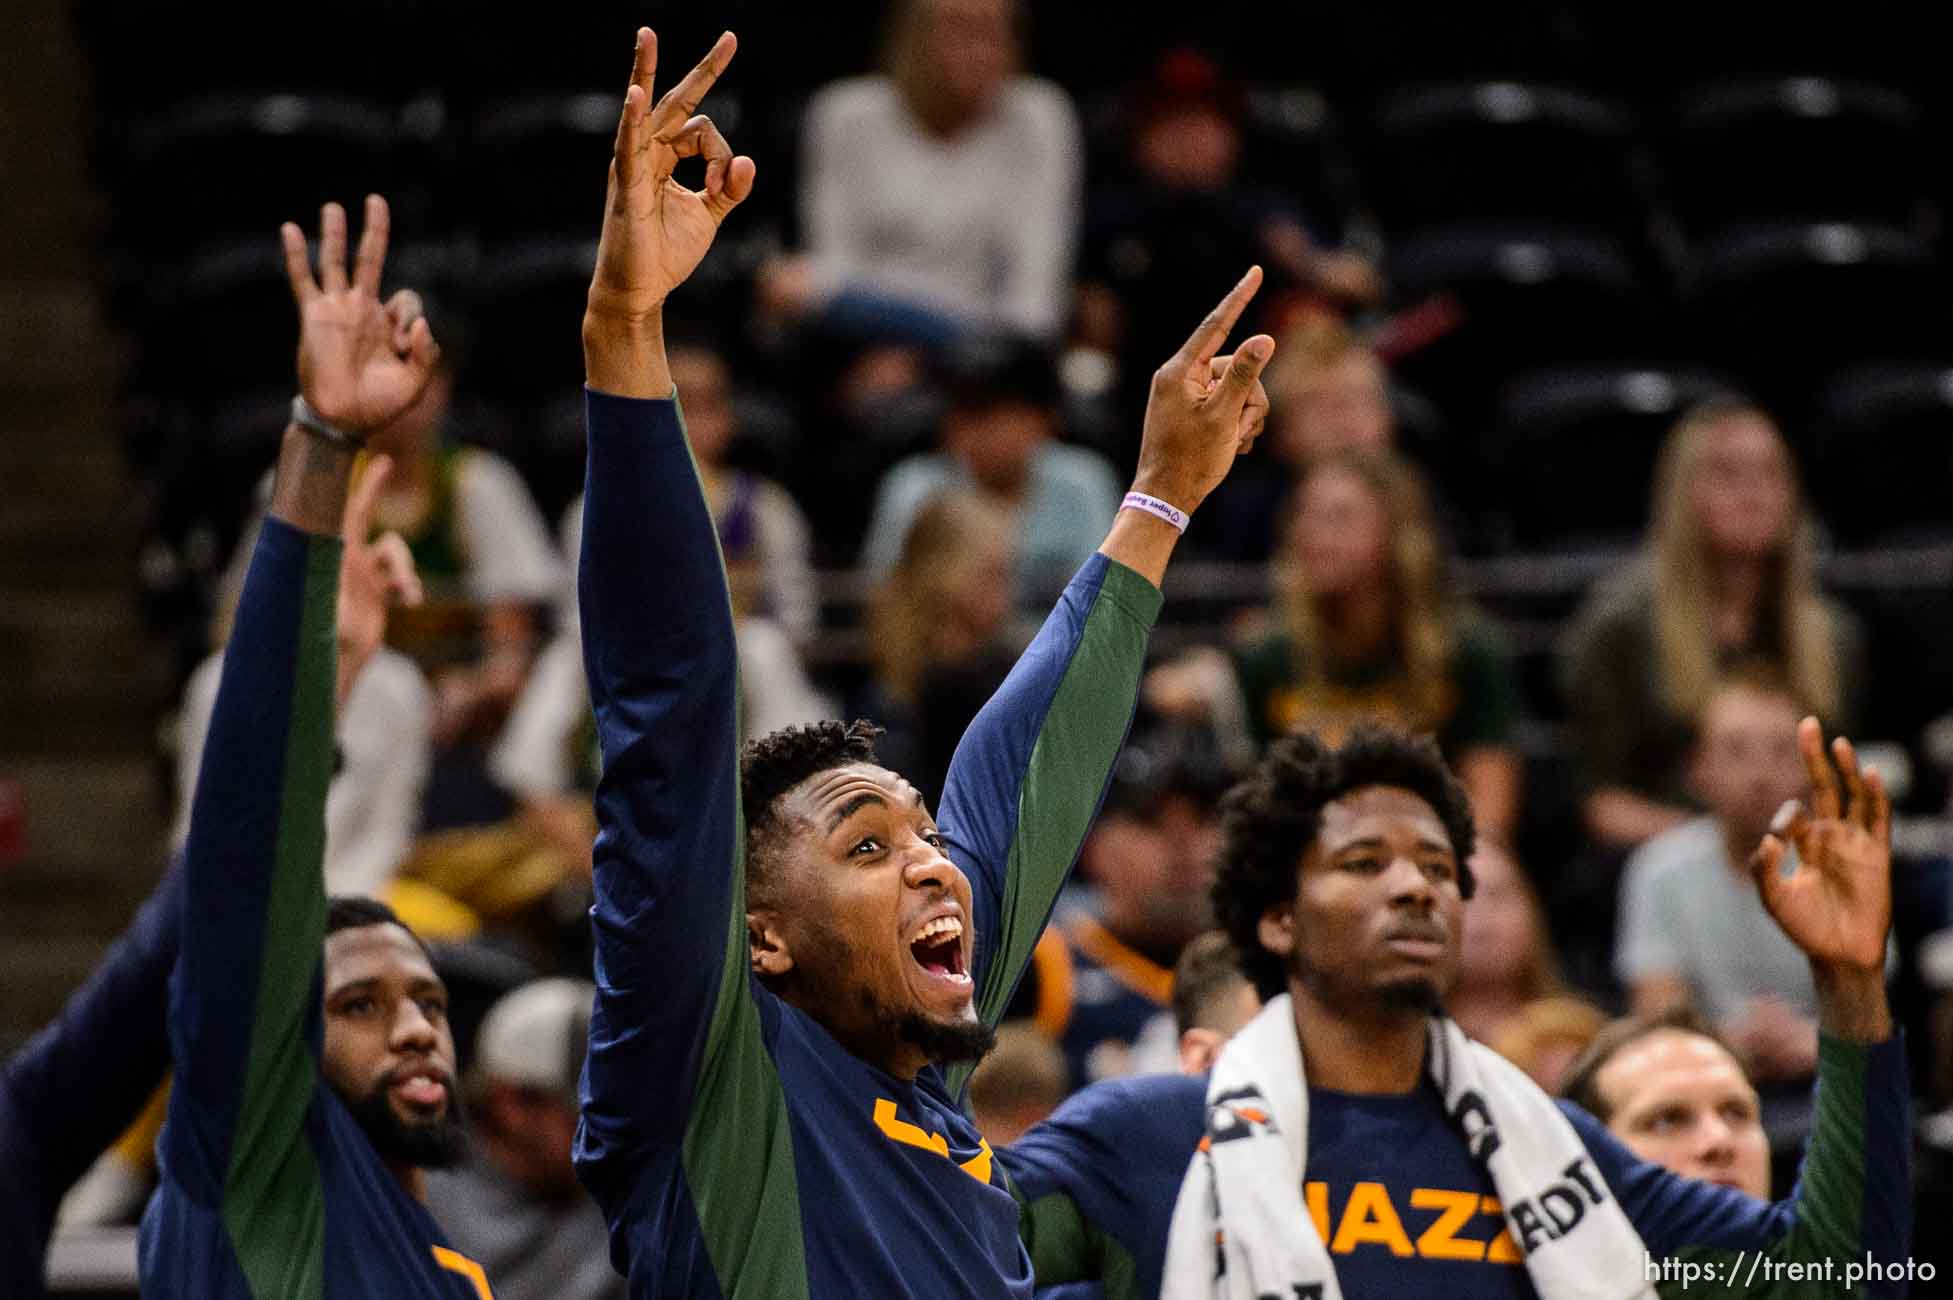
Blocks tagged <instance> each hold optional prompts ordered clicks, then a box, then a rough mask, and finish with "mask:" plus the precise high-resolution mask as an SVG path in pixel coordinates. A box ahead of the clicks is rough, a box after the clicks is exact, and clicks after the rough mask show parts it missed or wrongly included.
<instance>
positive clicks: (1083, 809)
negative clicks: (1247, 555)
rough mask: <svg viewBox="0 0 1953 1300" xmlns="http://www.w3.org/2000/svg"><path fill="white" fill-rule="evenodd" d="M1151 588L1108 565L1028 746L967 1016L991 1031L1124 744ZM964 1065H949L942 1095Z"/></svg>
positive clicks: (1155, 613)
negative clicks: (994, 940)
mask: <svg viewBox="0 0 1953 1300" xmlns="http://www.w3.org/2000/svg"><path fill="white" fill-rule="evenodd" d="M1162 599H1163V598H1162V596H1161V595H1160V590H1159V588H1157V587H1155V586H1154V585H1153V584H1152V583H1150V582H1148V581H1147V580H1146V579H1145V578H1144V577H1142V576H1140V575H1139V574H1138V573H1135V572H1134V571H1133V570H1131V569H1128V568H1126V567H1125V566H1124V565H1122V564H1119V563H1117V562H1116V561H1109V562H1108V563H1107V564H1106V569H1105V580H1104V581H1103V582H1102V583H1101V584H1100V586H1099V592H1098V596H1097V597H1096V598H1095V599H1094V600H1093V602H1092V608H1091V610H1090V611H1089V612H1088V613H1087V615H1086V618H1085V630H1084V632H1083V634H1082V635H1081V636H1080V637H1079V639H1078V644H1077V645H1076V646H1075V647H1074V648H1073V650H1072V656H1071V662H1070V663H1069V664H1067V665H1066V667H1065V675H1064V677H1063V678H1062V679H1061V680H1060V681H1059V683H1058V690H1057V693H1056V694H1055V695H1054V696H1053V697H1052V700H1051V707H1050V708H1049V709H1047V710H1046V711H1045V715H1044V723H1043V725H1042V726H1041V727H1040V728H1039V729H1038V738H1037V741H1036V742H1035V743H1034V744H1033V746H1032V748H1031V761H1030V764H1029V766H1028V767H1027V768H1026V770H1025V773H1024V780H1023V783H1022V784H1021V785H1020V786H1019V787H1018V791H1017V834H1016V836H1015V837H1014V838H1013V839H1012V840H1011V845H1010V855H1009V859H1008V866H1007V868H1006V875H1005V884H1004V905H1003V916H1002V925H1003V943H1002V944H1001V945H999V947H998V950H997V957H996V960H994V961H992V962H991V963H990V968H989V970H988V971H987V972H986V973H985V976H984V982H983V987H982V988H981V989H978V990H977V1010H978V1012H979V1013H980V1014H981V1015H982V1016H983V1018H984V1020H985V1021H986V1022H988V1023H990V1024H995V1023H996V1022H997V1021H998V1019H1000V1018H1001V1017H1002V1016H1003V1014H1004V1009H1005V1007H1006V1006H1007V1005H1008V1004H1009V1002H1010V995H1011V991H1012V990H1013V989H1015V988H1016V987H1017V980H1018V976H1019V975H1021V974H1022V973H1023V971H1024V967H1025V965H1026V963H1028V962H1029V961H1030V960H1031V951H1032V949H1034V948H1036V947H1037V942H1038V936H1039V935H1041V934H1043V933H1044V926H1045V922H1046V921H1048V920H1049V919H1050V916H1051V908H1052V906H1053V905H1054V904H1055V903H1056V902H1057V901H1058V891H1059V890H1060V889H1061V888H1063V886H1064V883H1065V877H1066V876H1067V875H1068V874H1069V873H1070V871H1071V865H1072V863H1073V862H1074V861H1076V860H1077V857H1078V851H1079V849H1080V848H1081V847H1082V846H1083V845H1084V843H1085V832H1086V831H1088V830H1089V829H1091V825H1092V819H1093V817H1094V816H1095V815H1096V814H1097V812H1098V804H1099V796H1100V795H1101V794H1102V793H1103V792H1104V790H1105V783H1106V779H1107V777H1108V776H1110V775H1111V772H1112V764H1113V762H1114V761H1115V760H1116V759H1117V758H1118V757H1119V747H1120V746H1121V745H1122V744H1124V743H1125V739H1126V729H1127V727H1128V726H1129V725H1130V723H1131V722H1132V710H1133V702H1134V700H1136V699H1137V698H1138V696H1139V675H1140V671H1141V669H1143V668H1144V667H1145V661H1146V641H1147V636H1148V634H1149V633H1150V632H1151V631H1152V627H1153V621H1154V620H1155V619H1156V618H1158V617H1159V612H1160V604H1161V601H1162ZM967 1076H968V1068H967V1067H959V1069H958V1071H957V1073H956V1074H955V1075H954V1076H953V1077H952V1080H951V1086H952V1089H955V1088H960V1087H961V1085H962V1080H963V1079H964V1078H967Z"/></svg>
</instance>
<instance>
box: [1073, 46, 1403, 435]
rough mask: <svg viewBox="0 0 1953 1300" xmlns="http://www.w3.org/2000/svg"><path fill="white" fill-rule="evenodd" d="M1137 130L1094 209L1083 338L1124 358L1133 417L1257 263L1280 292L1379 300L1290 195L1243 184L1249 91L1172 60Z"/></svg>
mask: <svg viewBox="0 0 1953 1300" xmlns="http://www.w3.org/2000/svg"><path fill="white" fill-rule="evenodd" d="M1127 121H1128V133H1127V137H1126V146H1127V162H1128V163H1129V169H1128V172H1127V175H1126V178H1125V181H1124V183H1122V184H1118V185H1114V186H1107V187H1103V188H1099V189H1096V190H1095V191H1094V192H1093V194H1092V196H1091V199H1090V201H1089V204H1088V207H1087V217H1086V226H1085V232H1086V236H1085V242H1084V254H1083V258H1082V265H1081V267H1080V273H1079V279H1080V281H1081V283H1080V285H1079V313H1078V336H1079V341H1080V342H1081V343H1083V344H1085V345H1086V346H1088V347H1091V348H1094V349H1096V350H1098V351H1101V352H1103V353H1105V354H1108V355H1110V356H1112V357H1114V358H1116V359H1117V362H1118V370H1119V376H1120V380H1121V382H1122V384H1123V386H1124V388H1125V390H1126V392H1127V393H1128V395H1129V396H1130V398H1131V402H1130V405H1132V407H1133V408H1134V410H1135V411H1136V410H1137V409H1138V408H1139V407H1141V406H1143V405H1144V400H1145V391H1146V387H1147V383H1148V381H1149V380H1150V378H1151V375H1152V372H1153V367H1154V366H1156V365H1158V364H1159V358H1161V357H1165V356H1170V355H1172V353H1173V351H1174V350H1175V349H1176V348H1177V347H1179V345H1180V342H1181V337H1182V336H1181V335H1179V334H1177V333H1176V331H1177V330H1179V328H1180V327H1179V326H1178V325H1177V324H1176V322H1179V321H1186V320H1197V319H1199V318H1200V316H1201V315H1202V314H1203V313H1204V312H1205V311H1206V309H1207V306H1208V304H1210V303H1211V302H1213V300H1214V296H1215V295H1216V294H1217V293H1219V292H1221V291H1222V290H1223V289H1224V288H1225V286H1227V285H1229V284H1232V283H1233V282H1234V281H1235V280H1236V279H1238V278H1239V277H1240V275H1241V273H1242V271H1244V270H1246V269H1247V268H1248V267H1249V266H1251V265H1254V264H1257V263H1261V264H1265V265H1266V266H1267V268H1268V271H1269V274H1270V277H1271V278H1270V281H1269V284H1270V287H1271V288H1272V289H1274V290H1276V291H1277V292H1278V293H1279V292H1280V291H1282V290H1284V289H1292V288H1296V287H1301V288H1304V289H1306V290H1308V291H1311V292H1313V293H1315V294H1318V295H1321V296H1323V297H1326V298H1328V299H1331V300H1334V301H1336V302H1339V303H1347V302H1371V301H1374V300H1375V299H1376V298H1377V297H1378V296H1379V294H1380V292H1381V290H1382V282H1381V280H1380V278H1379V277H1378V275H1377V272H1376V269H1375V268H1374V267H1372V266H1371V265H1370V264H1369V262H1368V261H1366V260H1365V259H1363V258H1362V257H1360V256H1358V255H1356V254H1353V253H1348V252H1339V251H1334V250H1326V249H1323V248H1322V247H1320V246H1319V244H1318V242H1317V240H1316V239H1315V238H1314V237H1313V236H1312V235H1311V234H1310V232H1309V230H1308V228H1307V226H1306V225H1305V222H1304V214H1303V213H1302V212H1301V211H1300V210H1299V209H1298V208H1297V207H1296V205H1295V202H1294V200H1293V199H1292V198H1291V197H1290V195H1289V194H1288V193H1284V192H1281V191H1277V190H1271V189H1263V188H1260V187H1258V186H1255V185H1253V184H1251V183H1246V182H1244V180H1243V178H1242V177H1241V174H1240V172H1241V166H1240V164H1241V154H1242V146H1243V139H1242V135H1243V132H1242V95H1241V90H1240V88H1239V87H1238V86H1235V85H1233V84H1232V83H1230V82H1229V81H1227V80H1226V79H1225V78H1224V77H1223V76H1222V74H1221V70H1220V69H1219V67H1217V66H1216V65H1215V64H1214V63H1213V61H1212V60H1210V59H1209V58H1208V57H1207V56H1205V55H1203V54H1200V53H1198V52H1196V51H1193V50H1184V49H1183V50H1173V51H1170V52H1168V53H1167V54H1166V55H1165V56H1164V57H1163V58H1161V59H1160V61H1159V63H1158V65H1157V67H1156V68H1155V70H1154V72H1153V75H1152V77H1151V79H1150V80H1149V81H1148V82H1147V83H1146V84H1145V85H1143V86H1141V87H1140V88H1138V90H1137V91H1136V92H1135V94H1134V95H1133V97H1132V100H1131V102H1130V104H1129V106H1128V110H1127ZM1285 179H1286V178H1285Z"/></svg>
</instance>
